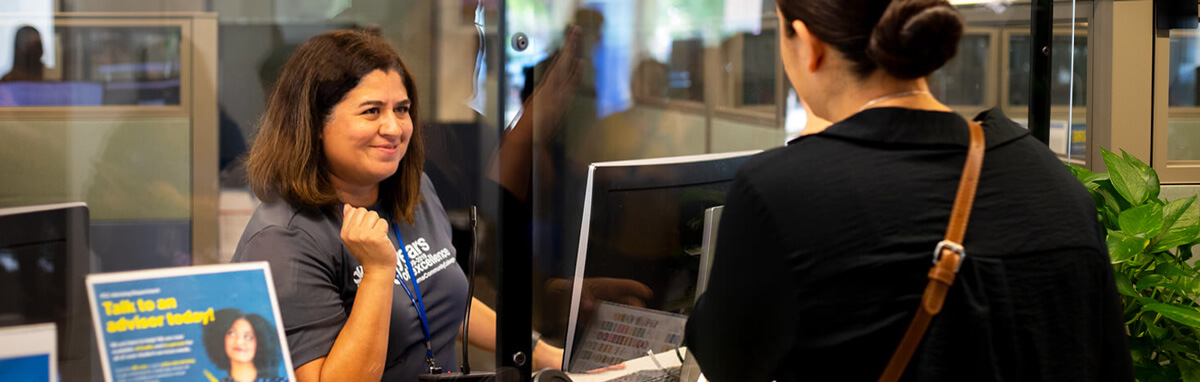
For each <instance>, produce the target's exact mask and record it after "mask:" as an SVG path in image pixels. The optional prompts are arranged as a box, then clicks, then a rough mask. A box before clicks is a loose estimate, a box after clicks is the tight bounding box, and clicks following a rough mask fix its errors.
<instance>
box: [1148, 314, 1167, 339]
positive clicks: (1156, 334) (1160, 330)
mask: <svg viewBox="0 0 1200 382" xmlns="http://www.w3.org/2000/svg"><path fill="white" fill-rule="evenodd" d="M1142 322H1143V323H1145V324H1146V332H1147V333H1150V338H1153V339H1154V340H1155V341H1161V340H1162V338H1163V336H1166V335H1167V332H1168V330H1167V328H1164V327H1161V326H1158V325H1155V324H1154V319H1153V318H1152V317H1151V316H1142Z"/></svg>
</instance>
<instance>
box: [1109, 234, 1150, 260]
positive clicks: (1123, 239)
mask: <svg viewBox="0 0 1200 382" xmlns="http://www.w3.org/2000/svg"><path fill="white" fill-rule="evenodd" d="M1107 241H1108V256H1109V257H1110V258H1111V260H1112V263H1113V264H1119V263H1123V262H1126V261H1129V259H1132V258H1133V255H1136V254H1138V253H1139V252H1142V250H1144V249H1146V246H1148V245H1150V239H1146V238H1141V237H1137V236H1133V235H1130V234H1128V233H1126V232H1124V231H1108V239H1107Z"/></svg>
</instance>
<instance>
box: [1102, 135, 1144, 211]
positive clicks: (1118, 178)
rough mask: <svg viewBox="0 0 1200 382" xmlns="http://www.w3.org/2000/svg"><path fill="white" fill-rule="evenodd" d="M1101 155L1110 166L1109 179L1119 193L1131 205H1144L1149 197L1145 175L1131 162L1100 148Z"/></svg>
mask: <svg viewBox="0 0 1200 382" xmlns="http://www.w3.org/2000/svg"><path fill="white" fill-rule="evenodd" d="M1100 153H1101V155H1102V156H1103V157H1104V164H1105V165H1107V166H1108V178H1109V180H1111V181H1112V185H1113V187H1114V188H1116V190H1117V193H1118V194H1121V196H1122V197H1123V198H1125V200H1126V201H1128V202H1129V204H1132V205H1139V204H1142V203H1144V202H1145V201H1146V198H1147V197H1148V195H1149V190H1147V187H1146V182H1147V180H1148V179H1145V177H1144V175H1143V173H1142V172H1141V171H1140V170H1138V169H1137V167H1134V165H1133V164H1130V163H1129V161H1126V160H1125V159H1122V158H1121V157H1119V156H1117V155H1116V154H1113V153H1112V152H1111V151H1108V150H1105V149H1104V148H1100Z"/></svg>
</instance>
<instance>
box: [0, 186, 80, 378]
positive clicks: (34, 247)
mask: <svg viewBox="0 0 1200 382" xmlns="http://www.w3.org/2000/svg"><path fill="white" fill-rule="evenodd" d="M90 263H91V262H90V261H89V257H88V208H87V204H84V203H64V204H50V205H39V206H28V207H13V208H3V209H0V327H7V326H16V325H28V324H37V323H48V322H53V323H54V324H55V326H56V327H57V337H58V368H59V375H60V376H61V377H62V380H63V381H86V380H90V379H91V376H92V371H93V370H92V362H91V359H92V354H93V353H94V348H95V347H94V346H93V344H95V341H94V340H93V339H92V331H91V321H90V320H89V317H90V316H89V314H90V311H89V310H88V304H87V302H88V300H87V293H86V292H87V287H86V285H85V284H84V276H86V275H87V273H88V271H89V270H90Z"/></svg>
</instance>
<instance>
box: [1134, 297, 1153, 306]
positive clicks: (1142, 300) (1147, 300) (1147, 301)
mask: <svg viewBox="0 0 1200 382" xmlns="http://www.w3.org/2000/svg"><path fill="white" fill-rule="evenodd" d="M1134 299H1135V300H1137V302H1138V303H1141V304H1142V305H1143V306H1144V305H1151V304H1158V303H1159V302H1158V300H1155V299H1152V298H1149V297H1140V296H1139V297H1134Z"/></svg>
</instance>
